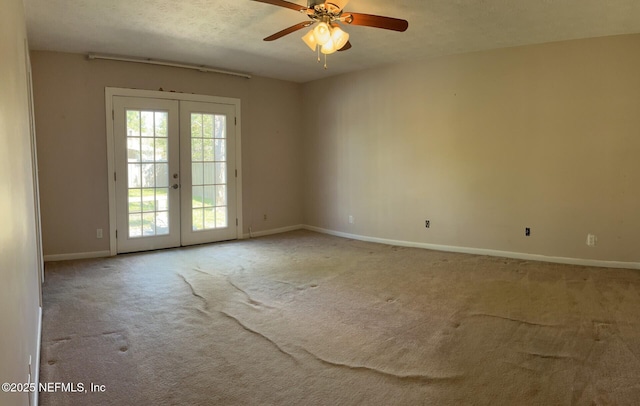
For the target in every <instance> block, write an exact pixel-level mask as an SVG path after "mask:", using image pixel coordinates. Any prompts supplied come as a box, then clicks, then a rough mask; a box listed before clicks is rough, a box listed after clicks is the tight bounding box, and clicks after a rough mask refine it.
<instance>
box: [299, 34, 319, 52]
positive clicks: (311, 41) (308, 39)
mask: <svg viewBox="0 0 640 406" xmlns="http://www.w3.org/2000/svg"><path fill="white" fill-rule="evenodd" d="M302 40H303V41H304V43H305V44H307V46H308V47H309V48H311V50H312V51H315V50H316V47H317V46H318V41H316V35H315V33H314V31H313V30H309V32H308V33H307V34H306V35H305V36H303V37H302Z"/></svg>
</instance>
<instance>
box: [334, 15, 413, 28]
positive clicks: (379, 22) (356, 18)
mask: <svg viewBox="0 0 640 406" xmlns="http://www.w3.org/2000/svg"><path fill="white" fill-rule="evenodd" d="M342 17H343V18H344V20H343V21H344V22H345V23H347V24H351V25H364V26H367V27H376V28H384V29H385V30H392V31H400V32H403V31H406V30H407V28H409V22H408V21H407V20H401V19H399V18H391V17H383V16H376V15H373V14H361V13H348V12H345V13H344V14H343V15H342Z"/></svg>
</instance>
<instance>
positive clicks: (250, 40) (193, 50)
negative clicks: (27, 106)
mask: <svg viewBox="0 0 640 406" xmlns="http://www.w3.org/2000/svg"><path fill="white" fill-rule="evenodd" d="M293 2H295V3H297V4H303V5H306V1H305V0H297V1H293ZM25 4H26V12H27V27H28V31H29V42H30V46H31V48H32V49H35V50H51V51H62V52H76V53H88V52H97V53H108V54H117V55H126V56H136V57H145V58H154V59H162V60H170V61H176V62H183V63H193V64H201V65H207V66H211V67H215V68H219V69H225V70H234V71H240V72H246V73H251V74H254V75H259V76H266V77H272V78H278V79H286V80H291V81H296V82H306V81H310V80H314V79H319V78H323V77H328V76H332V75H337V74H340V73H344V72H350V71H355V70H360V69H366V68H370V67H374V66H379V65H383V64H388V63H391V62H394V61H408V60H415V59H422V58H428V57H434V56H441V55H447V54H456V53H463V52H471V51H479V50H486V49H495V48H503V47H510V46H517V45H524V44H535V43H544V42H552V41H561V40H568V39H577V38H589V37H600V36H607V35H617V34H629V33H640V0H351V1H350V2H349V4H348V5H347V6H346V7H345V9H346V10H348V11H352V12H360V13H368V14H378V15H385V16H390V17H397V18H403V19H406V20H408V21H409V29H408V30H407V31H406V32H404V33H398V32H393V31H387V30H381V29H375V28H369V27H355V26H347V27H346V28H345V31H347V32H349V33H350V34H351V43H352V45H353V48H351V49H350V50H348V51H345V52H340V53H336V54H333V55H329V57H328V65H329V67H328V69H327V70H324V69H323V68H322V64H318V63H317V62H316V55H315V53H314V52H312V51H311V50H309V48H307V47H306V45H305V44H304V43H303V42H302V41H301V40H300V37H301V36H302V35H303V34H304V33H305V31H306V30H303V31H300V32H296V33H294V34H291V35H289V36H286V37H284V38H281V39H279V40H277V41H275V42H264V41H262V39H263V38H264V37H266V36H268V35H271V34H273V33H275V32H277V31H280V30H281V29H284V28H286V27H289V26H291V25H294V24H296V23H298V22H301V21H305V19H306V17H305V16H304V15H301V14H299V13H298V12H296V11H293V10H289V9H286V8H281V7H275V6H272V5H269V4H264V3H257V2H254V1H250V0H180V1H175V0H135V1H132V0H25Z"/></svg>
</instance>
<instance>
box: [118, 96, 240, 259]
mask: <svg viewBox="0 0 640 406" xmlns="http://www.w3.org/2000/svg"><path fill="white" fill-rule="evenodd" d="M112 102H113V136H114V158H115V173H114V181H115V195H116V197H115V201H116V234H117V235H116V246H117V252H118V253H125V252H133V251H143V250H152V249H160V248H170V247H178V246H180V245H192V244H200V243H206V242H215V241H222V240H229V239H235V238H237V237H238V231H237V230H238V227H237V220H236V218H237V216H236V205H237V201H236V163H235V156H236V154H235V148H236V145H235V139H236V137H235V128H236V126H235V106H233V105H229V104H220V103H208V102H200V101H179V100H170V99H155V98H146V97H129V96H113V99H112Z"/></svg>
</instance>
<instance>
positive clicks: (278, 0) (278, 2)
mask: <svg viewBox="0 0 640 406" xmlns="http://www.w3.org/2000/svg"><path fill="white" fill-rule="evenodd" d="M253 1H257V2H260V3H267V4H272V5H274V6H280V7H285V8H290V9H291V10H295V11H303V10H306V9H307V7H306V6H301V5H299V4H295V3H290V2H288V1H284V0H253Z"/></svg>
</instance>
